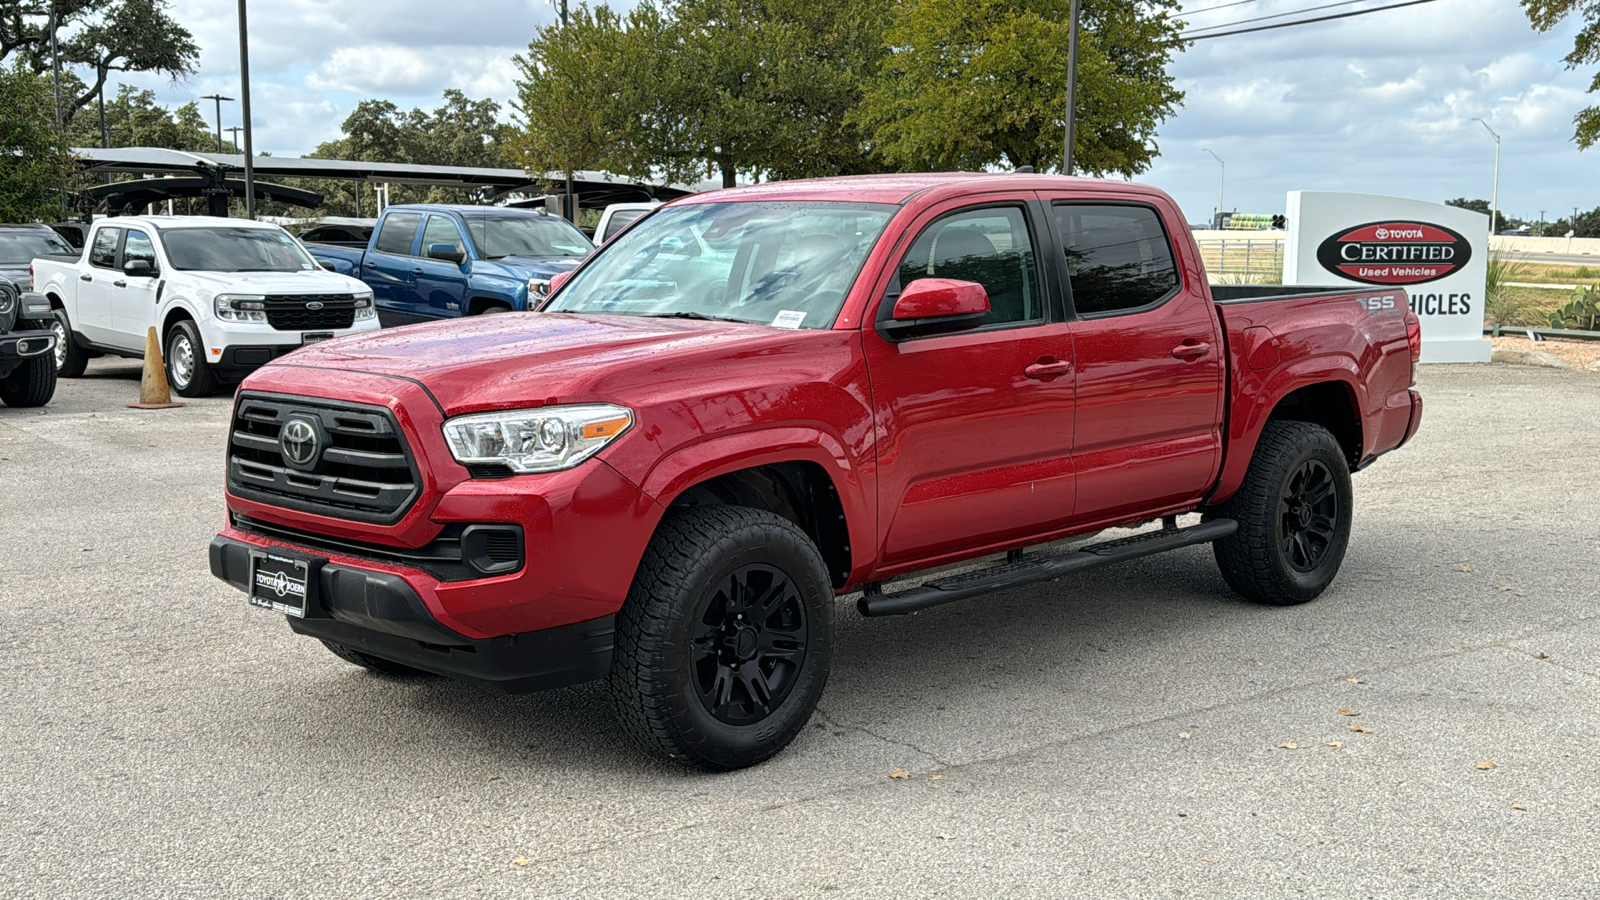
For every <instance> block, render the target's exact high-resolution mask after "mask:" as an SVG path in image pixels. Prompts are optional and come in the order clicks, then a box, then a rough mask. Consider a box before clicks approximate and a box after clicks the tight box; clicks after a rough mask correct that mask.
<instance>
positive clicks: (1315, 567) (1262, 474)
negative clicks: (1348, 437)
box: [1207, 419, 1354, 606]
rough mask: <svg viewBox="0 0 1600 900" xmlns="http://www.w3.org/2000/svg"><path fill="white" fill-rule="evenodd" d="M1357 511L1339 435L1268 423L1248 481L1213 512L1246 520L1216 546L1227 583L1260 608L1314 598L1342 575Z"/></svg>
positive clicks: (1293, 423)
mask: <svg viewBox="0 0 1600 900" xmlns="http://www.w3.org/2000/svg"><path fill="white" fill-rule="evenodd" d="M1353 508H1354V504H1353V502H1352V497H1351V491H1350V468H1349V462H1348V460H1347V458H1346V456H1345V450H1344V448H1343V447H1341V446H1340V445H1339V441H1338V440H1337V439H1336V438H1334V436H1333V434H1332V433H1330V432H1329V431H1328V429H1326V428H1323V427H1322V426H1321V425H1318V424H1315V423H1312V422H1297V421H1289V420H1276V419H1275V420H1272V421H1269V422H1268V423H1267V425H1266V427H1265V428H1263V429H1262V430H1261V437H1260V439H1259V440H1258V441H1257V442H1256V449H1255V453H1254V454H1253V455H1252V456H1251V458H1250V468H1249V469H1248V470H1247V471H1246V472H1245V476H1244V483H1243V484H1241V485H1240V486H1239V490H1238V491H1237V492H1235V493H1234V495H1233V496H1232V497H1229V498H1228V499H1227V501H1226V502H1224V503H1222V504H1221V505H1219V506H1216V507H1213V508H1212V509H1210V510H1207V513H1208V515H1210V516H1212V517H1215V518H1228V519H1233V520H1234V521H1236V522H1238V523H1239V530H1238V531H1235V532H1234V533H1233V534H1230V535H1228V536H1227V537H1225V538H1222V539H1221V540H1219V541H1217V542H1216V543H1214V544H1212V545H1211V548H1212V551H1213V552H1214V555H1215V556H1216V558H1217V567H1218V568H1220V569H1221V570H1222V578H1223V580H1224V581H1226V582H1227V583H1228V587H1231V588H1233V589H1234V590H1235V591H1237V592H1238V593H1239V594H1240V595H1242V596H1244V597H1246V598H1247V599H1250V600H1254V601H1256V602H1257V603H1272V604H1276V605H1279V606H1288V605H1292V604H1295V603H1305V602H1306V601H1308V600H1312V599H1315V598H1316V597H1317V596H1318V595H1319V594H1321V593H1322V592H1323V591H1324V590H1326V589H1327V587H1328V585H1329V584H1332V583H1333V579H1334V576H1336V575H1338V574H1339V566H1340V564H1341V563H1343V562H1344V552H1345V549H1346V548H1347V547H1348V546H1349V544H1350V526H1351V521H1352V516H1351V511H1352V509H1353Z"/></svg>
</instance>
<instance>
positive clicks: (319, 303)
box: [306, 300, 322, 309]
mask: <svg viewBox="0 0 1600 900" xmlns="http://www.w3.org/2000/svg"><path fill="white" fill-rule="evenodd" d="M321 308H322V301H321V300H313V301H311V302H310V303H307V304H306V309H321Z"/></svg>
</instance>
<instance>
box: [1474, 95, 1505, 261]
mask: <svg viewBox="0 0 1600 900" xmlns="http://www.w3.org/2000/svg"><path fill="white" fill-rule="evenodd" d="M1473 121H1475V122H1477V123H1478V124H1479V125H1482V126H1483V127H1484V128H1486V129H1488V131H1489V133H1490V134H1492V135H1494V194H1493V195H1492V199H1490V201H1489V234H1490V235H1491V236H1493V235H1494V230H1495V227H1496V226H1497V225H1498V224H1499V222H1500V134H1499V132H1497V131H1495V130H1494V129H1493V128H1489V123H1488V122H1485V121H1484V120H1482V119H1479V118H1477V117H1476V116H1474V117H1473Z"/></svg>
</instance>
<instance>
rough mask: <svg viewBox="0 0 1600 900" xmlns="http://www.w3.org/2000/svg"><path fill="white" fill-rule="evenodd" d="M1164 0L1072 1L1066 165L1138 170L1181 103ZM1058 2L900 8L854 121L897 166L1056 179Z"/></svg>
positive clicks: (962, 1)
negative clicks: (1076, 16)
mask: <svg viewBox="0 0 1600 900" xmlns="http://www.w3.org/2000/svg"><path fill="white" fill-rule="evenodd" d="M1177 5H1178V4H1177V2H1176V0H1137V2H1129V0H1085V2H1084V3H1083V4H1082V19H1081V28H1080V31H1079V50H1078V96H1077V116H1076V126H1075V131H1076V134H1075V139H1074V142H1073V143H1074V147H1073V162H1074V168H1075V169H1076V170H1077V171H1080V172H1085V173H1092V174H1097V175H1100V174H1105V173H1109V172H1117V173H1121V174H1124V175H1132V174H1135V173H1137V172H1142V171H1144V170H1145V169H1147V168H1149V166H1150V162H1151V160H1152V159H1154V157H1155V155H1156V153H1157V149H1156V146H1155V132H1156V128H1157V126H1158V125H1160V123H1161V121H1162V120H1163V119H1165V118H1167V117H1168V116H1170V115H1171V114H1172V112H1173V111H1174V109H1175V108H1176V107H1177V105H1178V104H1179V103H1180V102H1181V101H1182V100H1183V93H1182V92H1181V91H1179V90H1177V89H1176V88H1175V87H1173V81H1172V77H1171V76H1170V75H1168V74H1167V71H1166V66H1167V63H1168V62H1169V61H1170V58H1171V54H1172V52H1173V51H1174V50H1175V49H1177V48H1178V47H1180V46H1181V44H1180V42H1179V41H1178V40H1177V35H1178V28H1179V23H1178V22H1177V21H1175V20H1174V19H1172V18H1171V14H1172V11H1173V10H1175V9H1176V8H1177ZM1069 32H1070V3H1069V0H902V2H901V3H900V4H899V5H898V7H897V9H896V11H895V13H894V18H893V22H892V24H891V25H890V26H889V29H888V31H887V33H886V34H885V43H886V45H887V47H888V48H889V53H888V55H887V57H886V58H885V59H884V60H883V62H882V65H881V67H880V73H879V76H878V78H877V79H876V80H875V82H874V83H873V85H872V87H871V88H870V89H869V90H868V91H867V96H866V100H865V102H864V104H863V105H862V108H861V110H860V112H859V113H858V114H857V118H858V120H859V121H860V122H861V123H862V125H863V126H864V127H866V128H867V129H869V131H870V133H871V135H872V139H873V142H874V145H875V146H876V148H877V150H878V152H879V153H880V154H882V155H883V157H884V158H885V159H887V160H890V161H891V162H893V163H894V164H895V165H897V166H899V167H902V168H906V169H941V170H949V169H982V168H984V167H987V166H993V165H1001V164H1004V165H1009V166H1012V167H1019V166H1032V167H1034V168H1035V169H1036V170H1039V171H1044V170H1046V169H1059V168H1060V165H1061V150H1062V140H1063V131H1064V122H1065V104H1066V88H1067V48H1068V36H1069Z"/></svg>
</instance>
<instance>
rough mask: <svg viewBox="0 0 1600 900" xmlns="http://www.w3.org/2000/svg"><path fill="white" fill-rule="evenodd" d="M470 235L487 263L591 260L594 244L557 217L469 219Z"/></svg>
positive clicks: (468, 217)
mask: <svg viewBox="0 0 1600 900" xmlns="http://www.w3.org/2000/svg"><path fill="white" fill-rule="evenodd" d="M465 220H466V223H467V233H468V234H470V235H471V236H472V243H473V244H474V245H476V246H477V248H478V255H479V256H480V257H482V258H484V259H500V258H502V257H506V256H588V255H589V251H591V250H593V249H594V244H591V243H590V242H589V239H588V238H586V237H584V236H583V232H581V231H579V230H578V227H577V226H576V225H573V224H572V223H571V222H568V221H567V220H566V219H559V218H556V217H555V216H541V215H527V216H466V217H465Z"/></svg>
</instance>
